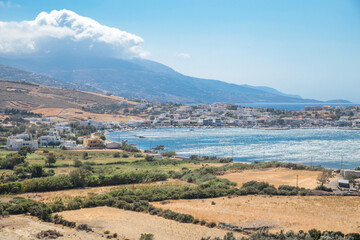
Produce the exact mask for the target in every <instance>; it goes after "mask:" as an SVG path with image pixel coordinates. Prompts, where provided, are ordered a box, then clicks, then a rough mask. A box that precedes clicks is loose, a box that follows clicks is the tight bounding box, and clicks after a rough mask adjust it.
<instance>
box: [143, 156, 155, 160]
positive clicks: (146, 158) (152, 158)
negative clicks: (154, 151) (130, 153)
mask: <svg viewBox="0 0 360 240" xmlns="http://www.w3.org/2000/svg"><path fill="white" fill-rule="evenodd" d="M145 160H146V161H148V162H153V161H154V160H155V158H154V156H151V155H146V157H145Z"/></svg>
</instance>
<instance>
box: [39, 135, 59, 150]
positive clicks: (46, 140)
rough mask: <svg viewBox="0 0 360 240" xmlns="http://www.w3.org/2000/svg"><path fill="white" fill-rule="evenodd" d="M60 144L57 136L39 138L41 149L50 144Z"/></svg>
mask: <svg viewBox="0 0 360 240" xmlns="http://www.w3.org/2000/svg"><path fill="white" fill-rule="evenodd" d="M60 142H61V137H59V136H57V135H53V136H50V135H48V136H41V137H40V146H42V147H47V146H49V144H50V143H55V144H56V143H60Z"/></svg>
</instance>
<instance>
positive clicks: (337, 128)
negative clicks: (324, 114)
mask: <svg viewBox="0 0 360 240" xmlns="http://www.w3.org/2000/svg"><path fill="white" fill-rule="evenodd" d="M167 128H168V129H176V128H178V129H183V128H185V129H186V128H187V129H216V128H219V129H224V128H240V129H254V130H269V131H285V130H298V129H332V130H344V131H349V130H351V131H360V128H355V127H298V128H291V127H241V126H216V127H215V126H211V127H210V126H206V127H204V126H156V127H134V128H130V129H129V128H126V129H108V130H105V132H104V135H105V136H106V137H107V135H108V134H109V133H111V132H130V131H136V130H144V129H167Z"/></svg>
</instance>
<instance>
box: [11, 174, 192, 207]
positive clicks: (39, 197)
mask: <svg viewBox="0 0 360 240" xmlns="http://www.w3.org/2000/svg"><path fill="white" fill-rule="evenodd" d="M184 185H192V184H191V183H187V182H184V181H181V180H175V179H168V180H166V181H162V182H152V183H138V184H134V185H133V184H127V185H119V186H106V187H87V188H78V189H68V190H60V191H52V192H41V193H23V194H18V195H16V196H17V197H24V198H29V199H33V200H35V201H39V202H50V201H52V200H54V199H56V198H62V199H63V200H66V199H71V198H73V197H86V196H88V195H89V194H100V193H105V192H109V191H114V190H119V189H121V188H124V187H127V188H130V189H132V188H134V189H139V188H148V187H164V186H173V187H175V186H184Z"/></svg>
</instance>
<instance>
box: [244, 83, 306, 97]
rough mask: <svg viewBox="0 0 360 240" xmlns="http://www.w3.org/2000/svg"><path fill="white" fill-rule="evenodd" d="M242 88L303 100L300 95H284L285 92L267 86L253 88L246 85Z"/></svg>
mask: <svg viewBox="0 0 360 240" xmlns="http://www.w3.org/2000/svg"><path fill="white" fill-rule="evenodd" d="M241 86H245V87H249V88H253V89H258V90H261V91H264V92H269V93H273V94H276V95H280V96H285V97H291V98H300V99H301V98H302V97H301V96H300V95H296V94H286V93H283V92H280V91H278V90H276V89H275V88H271V87H266V86H251V85H248V84H244V85H241Z"/></svg>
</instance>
